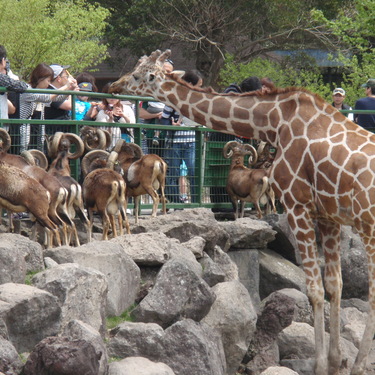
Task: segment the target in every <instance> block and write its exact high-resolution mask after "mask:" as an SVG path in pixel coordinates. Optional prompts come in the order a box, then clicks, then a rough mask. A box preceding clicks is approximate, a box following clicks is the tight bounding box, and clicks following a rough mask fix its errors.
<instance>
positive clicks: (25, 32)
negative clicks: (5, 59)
mask: <svg viewBox="0 0 375 375" xmlns="http://www.w3.org/2000/svg"><path fill="white" fill-rule="evenodd" d="M108 16H109V11H108V10H107V9H105V8H103V7H101V6H99V5H94V4H88V3H87V1H85V0H67V1H62V0H55V1H52V0H1V2H0V24H1V38H0V43H1V44H3V45H4V46H5V48H6V49H7V52H8V56H9V59H10V61H11V64H12V70H13V71H14V72H16V73H17V74H19V75H20V77H21V78H23V79H27V78H28V77H29V75H30V73H31V71H32V70H33V69H34V68H35V66H36V65H37V64H39V63H41V62H45V63H48V64H52V63H58V64H64V65H66V64H68V65H71V67H72V68H71V72H72V73H76V72H79V71H82V70H84V69H86V68H87V67H90V66H93V65H96V64H98V63H100V62H101V61H103V60H104V59H105V58H106V57H107V49H108V47H107V45H106V44H104V43H102V39H103V35H104V31H105V28H106V25H107V24H106V19H107V18H108Z"/></svg>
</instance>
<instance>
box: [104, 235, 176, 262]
mask: <svg viewBox="0 0 375 375" xmlns="http://www.w3.org/2000/svg"><path fill="white" fill-rule="evenodd" d="M111 242H115V243H119V244H120V245H121V246H122V248H123V249H124V251H125V253H126V254H127V255H129V257H130V258H132V259H133V260H134V262H135V263H137V264H138V265H139V266H161V265H163V264H164V263H166V262H167V261H168V260H169V259H170V257H171V242H170V239H169V238H168V237H167V236H166V235H165V234H164V233H157V232H154V233H139V234H133V235H131V236H118V237H115V238H113V239H112V240H111Z"/></svg>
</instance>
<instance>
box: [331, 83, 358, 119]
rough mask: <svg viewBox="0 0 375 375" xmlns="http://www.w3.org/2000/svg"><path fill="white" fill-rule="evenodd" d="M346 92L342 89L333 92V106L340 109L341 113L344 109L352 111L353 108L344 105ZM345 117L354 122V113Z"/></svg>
mask: <svg viewBox="0 0 375 375" xmlns="http://www.w3.org/2000/svg"><path fill="white" fill-rule="evenodd" d="M345 95H346V93H345V90H344V89H342V88H341V87H337V88H335V89H334V90H333V91H332V99H333V103H332V105H333V106H334V107H335V108H336V109H338V110H339V111H340V110H342V109H348V110H351V109H352V108H351V107H350V106H349V105H348V104H345V103H344V100H345ZM344 115H345V116H346V117H347V118H348V119H349V120H351V121H354V116H353V113H344Z"/></svg>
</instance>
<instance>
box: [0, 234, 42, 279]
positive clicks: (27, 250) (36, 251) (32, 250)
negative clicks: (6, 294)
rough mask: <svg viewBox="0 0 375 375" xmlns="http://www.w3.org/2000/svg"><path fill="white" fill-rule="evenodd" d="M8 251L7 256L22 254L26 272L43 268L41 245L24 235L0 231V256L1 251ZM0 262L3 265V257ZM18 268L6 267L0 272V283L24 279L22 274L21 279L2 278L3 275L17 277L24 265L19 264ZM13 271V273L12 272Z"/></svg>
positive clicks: (23, 270) (0, 254)
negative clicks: (4, 270)
mask: <svg viewBox="0 0 375 375" xmlns="http://www.w3.org/2000/svg"><path fill="white" fill-rule="evenodd" d="M4 251H5V253H8V256H14V257H16V256H18V255H17V254H22V255H23V261H24V262H25V263H26V273H27V272H36V271H41V270H43V269H44V263H43V248H42V246H41V245H40V244H39V243H37V242H35V241H32V240H30V239H29V238H27V237H25V236H21V235H20V234H14V233H1V234H0V257H3V256H4V254H3V252H4ZM0 264H1V265H2V266H3V267H5V266H6V264H7V262H6V261H5V259H3V258H2V259H1V261H0ZM19 267H20V269H19V270H18V271H17V270H12V269H6V272H0V283H4V282H15V283H17V282H21V283H23V282H24V281H25V278H24V276H23V279H22V281H19V280H6V281H5V280H3V279H2V278H3V277H8V278H9V277H13V278H14V277H19V275H20V272H21V271H22V274H23V272H25V266H24V265H23V262H22V264H19ZM12 273H13V274H12ZM2 280H3V281H2Z"/></svg>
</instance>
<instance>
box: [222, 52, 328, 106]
mask: <svg viewBox="0 0 375 375" xmlns="http://www.w3.org/2000/svg"><path fill="white" fill-rule="evenodd" d="M301 60H303V61H304V64H302V63H301ZM307 60H308V57H307V56H305V55H300V56H297V57H296V58H286V59H284V60H282V61H281V62H275V61H271V60H268V59H265V58H260V57H258V58H255V59H254V60H252V61H251V62H249V63H247V64H235V63H234V59H233V56H230V55H229V56H228V58H227V59H226V61H225V65H224V68H223V69H222V70H221V71H220V84H221V86H222V87H223V88H224V87H226V86H228V85H229V84H230V83H232V82H237V83H241V82H242V81H243V80H244V79H245V78H247V77H250V76H258V77H260V78H262V77H269V78H271V79H272V81H273V82H274V83H275V85H276V86H277V87H288V86H297V87H304V88H306V89H308V90H310V91H312V92H314V93H316V94H319V95H320V96H322V97H323V98H327V97H329V95H330V92H331V89H330V87H329V85H328V84H324V82H323V76H322V74H321V72H320V70H319V69H318V68H317V67H316V65H315V64H314V63H313V62H312V61H310V63H309V64H308V63H307ZM329 100H330V99H329Z"/></svg>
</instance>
